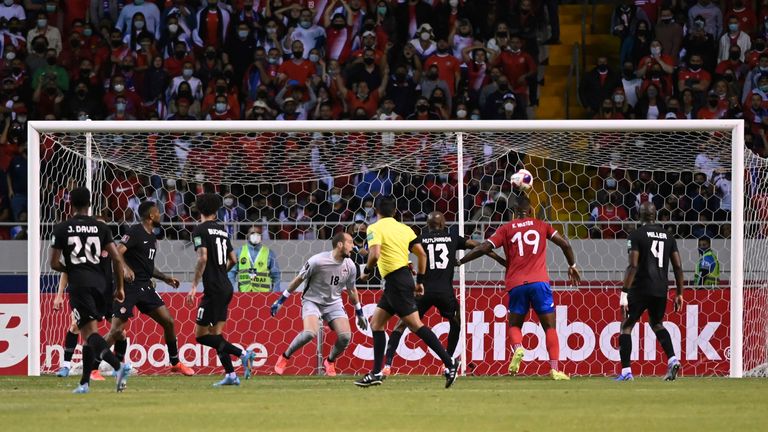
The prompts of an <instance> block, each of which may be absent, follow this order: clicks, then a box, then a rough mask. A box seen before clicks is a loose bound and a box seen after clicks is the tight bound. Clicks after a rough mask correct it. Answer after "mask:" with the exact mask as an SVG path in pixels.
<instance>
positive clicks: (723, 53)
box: [718, 16, 752, 61]
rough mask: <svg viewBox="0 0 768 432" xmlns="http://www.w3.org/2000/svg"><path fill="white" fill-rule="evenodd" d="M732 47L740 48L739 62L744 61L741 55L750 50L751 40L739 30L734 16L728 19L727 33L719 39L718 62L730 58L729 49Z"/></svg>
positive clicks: (737, 21)
mask: <svg viewBox="0 0 768 432" xmlns="http://www.w3.org/2000/svg"><path fill="white" fill-rule="evenodd" d="M733 46H738V47H739V48H741V51H740V54H741V56H740V57H739V60H741V61H744V55H743V53H745V52H747V51H749V49H750V48H752V40H751V39H750V38H749V35H748V34H747V33H744V32H743V31H741V30H740V29H739V19H738V18H737V17H735V16H731V17H730V18H728V31H727V32H726V33H724V34H723V35H722V36H721V37H720V50H719V54H718V61H723V60H727V59H728V58H730V52H731V51H730V49H731V47H733Z"/></svg>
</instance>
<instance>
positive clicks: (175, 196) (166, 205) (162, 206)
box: [154, 178, 222, 239]
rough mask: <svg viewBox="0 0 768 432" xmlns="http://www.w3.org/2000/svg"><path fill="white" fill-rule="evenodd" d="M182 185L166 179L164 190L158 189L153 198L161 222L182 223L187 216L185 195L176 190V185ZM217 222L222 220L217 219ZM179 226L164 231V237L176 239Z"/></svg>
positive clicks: (178, 233)
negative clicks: (160, 216) (161, 217)
mask: <svg viewBox="0 0 768 432" xmlns="http://www.w3.org/2000/svg"><path fill="white" fill-rule="evenodd" d="M180 184H181V185H183V184H182V183H181V182H180V181H177V180H175V179H172V178H170V179H167V180H166V181H165V188H162V189H158V190H157V192H156V193H155V196H154V201H155V202H156V203H157V208H158V209H159V210H160V213H162V215H163V222H174V223H178V222H183V221H184V220H185V219H186V218H187V216H188V215H189V206H188V205H187V203H186V202H185V197H184V195H185V193H184V191H182V190H178V189H177V188H176V186H177V185H180ZM219 220H222V219H221V218H219ZM181 228H182V227H181V226H173V227H171V228H169V229H166V235H167V237H168V238H169V239H178V238H179V235H180V231H181Z"/></svg>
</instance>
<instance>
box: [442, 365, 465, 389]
mask: <svg viewBox="0 0 768 432" xmlns="http://www.w3.org/2000/svg"><path fill="white" fill-rule="evenodd" d="M459 367H461V360H454V361H453V366H451V367H449V368H447V369H446V370H445V372H443V376H445V388H449V387H450V386H452V385H453V383H455V382H456V378H458V377H459Z"/></svg>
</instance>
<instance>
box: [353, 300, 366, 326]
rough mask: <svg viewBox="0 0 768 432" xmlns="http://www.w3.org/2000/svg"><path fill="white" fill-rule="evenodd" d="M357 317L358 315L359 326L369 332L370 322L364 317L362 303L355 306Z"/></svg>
mask: <svg viewBox="0 0 768 432" xmlns="http://www.w3.org/2000/svg"><path fill="white" fill-rule="evenodd" d="M355 315H357V326H358V327H360V328H361V329H363V330H368V320H366V319H365V316H363V307H362V306H361V305H360V303H357V304H355Z"/></svg>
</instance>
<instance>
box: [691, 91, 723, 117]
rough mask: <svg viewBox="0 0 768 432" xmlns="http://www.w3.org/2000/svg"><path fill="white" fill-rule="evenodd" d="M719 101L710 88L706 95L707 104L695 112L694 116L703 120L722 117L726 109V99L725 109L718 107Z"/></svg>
mask: <svg viewBox="0 0 768 432" xmlns="http://www.w3.org/2000/svg"><path fill="white" fill-rule="evenodd" d="M719 102H720V99H719V97H718V95H717V93H716V92H715V91H714V90H710V91H709V93H708V95H707V104H706V105H705V106H703V107H701V108H700V109H699V111H698V112H696V118H697V119H705V120H716V119H721V118H723V117H724V116H725V113H726V111H727V101H726V109H722V108H720V107H719V106H718V105H719Z"/></svg>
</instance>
